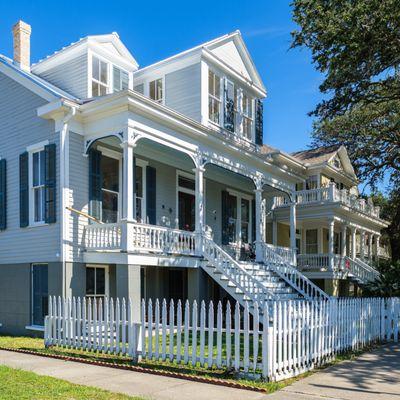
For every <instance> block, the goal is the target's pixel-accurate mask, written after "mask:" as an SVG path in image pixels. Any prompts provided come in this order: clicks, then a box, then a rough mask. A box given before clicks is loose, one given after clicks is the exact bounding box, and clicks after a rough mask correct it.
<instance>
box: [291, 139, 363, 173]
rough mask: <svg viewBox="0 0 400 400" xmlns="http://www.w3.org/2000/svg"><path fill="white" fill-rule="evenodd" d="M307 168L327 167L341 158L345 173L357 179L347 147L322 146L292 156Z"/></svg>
mask: <svg viewBox="0 0 400 400" xmlns="http://www.w3.org/2000/svg"><path fill="white" fill-rule="evenodd" d="M291 155H292V156H293V157H295V158H297V159H298V160H299V161H301V162H302V163H303V164H304V165H305V166H306V167H316V166H327V165H330V166H332V165H331V161H332V160H333V159H334V158H335V157H339V159H340V161H341V164H342V166H343V171H344V172H345V173H347V174H348V175H350V176H352V177H353V178H354V179H357V176H356V174H355V172H354V168H353V166H352V163H351V160H350V158H349V155H348V153H347V150H346V147H344V146H340V145H332V146H322V147H317V148H314V149H309V150H301V151H297V152H295V153H292V154H291Z"/></svg>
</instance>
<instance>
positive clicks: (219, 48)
mask: <svg viewBox="0 0 400 400" xmlns="http://www.w3.org/2000/svg"><path fill="white" fill-rule="evenodd" d="M202 50H204V51H206V52H208V53H209V54H211V55H212V56H213V57H215V58H216V59H218V60H220V61H221V62H223V63H224V64H226V65H227V66H228V67H230V68H232V69H234V70H235V71H236V72H237V73H238V74H239V75H241V76H242V77H243V79H245V80H247V81H252V82H253V83H254V85H255V86H257V87H258V88H259V89H260V90H262V91H263V92H266V89H265V86H264V84H263V82H262V80H261V77H260V75H259V73H258V71H257V69H256V67H255V64H254V62H253V60H252V58H251V56H250V53H249V51H248V49H247V47H246V45H245V43H244V40H243V38H242V34H241V33H240V31H239V30H236V31H234V32H232V33H228V34H226V35H223V36H220V37H218V38H215V39H212V40H210V41H208V42H205V43H202V44H199V45H197V46H195V47H192V48H190V49H188V50H185V51H183V52H181V53H178V54H175V55H173V56H171V57H168V58H165V59H163V60H161V61H158V62H156V63H154V64H151V65H148V66H146V67H144V68H141V69H139V70H138V71H137V72H136V73H135V75H136V76H138V75H141V74H145V73H147V71H150V70H155V69H157V68H160V67H163V66H165V65H167V64H170V63H172V62H175V61H178V60H180V59H184V58H189V57H190V56H193V55H194V54H195V53H199V52H201V51H202ZM228 52H230V54H229V55H228V54H227V53H228ZM235 52H236V54H235ZM232 64H235V66H236V68H235V66H232ZM237 66H241V67H242V68H239V69H238V68H237Z"/></svg>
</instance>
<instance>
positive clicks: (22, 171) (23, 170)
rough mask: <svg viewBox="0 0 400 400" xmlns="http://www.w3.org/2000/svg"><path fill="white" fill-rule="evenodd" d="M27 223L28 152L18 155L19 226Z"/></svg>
mask: <svg viewBox="0 0 400 400" xmlns="http://www.w3.org/2000/svg"><path fill="white" fill-rule="evenodd" d="M28 225H29V154H28V152H27V151H26V152H25V153H22V154H20V156H19V226H20V227H21V228H25V227H27V226H28Z"/></svg>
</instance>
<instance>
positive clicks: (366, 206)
mask: <svg viewBox="0 0 400 400" xmlns="http://www.w3.org/2000/svg"><path fill="white" fill-rule="evenodd" d="M293 196H294V199H295V201H296V203H297V204H298V205H300V206H301V205H305V204H332V203H337V204H340V205H343V206H345V207H348V208H350V209H351V210H353V211H356V212H360V213H363V214H365V215H367V216H369V217H373V218H380V207H378V206H375V205H374V204H373V202H372V200H371V199H370V198H369V199H368V200H365V199H364V198H361V197H359V196H357V195H355V194H352V193H350V191H349V190H347V189H337V187H336V185H335V184H330V185H329V186H328V187H322V188H318V189H310V190H299V191H296V192H293ZM289 204H290V200H289V199H288V198H287V197H284V196H279V197H275V199H274V207H275V208H280V207H288V206H289Z"/></svg>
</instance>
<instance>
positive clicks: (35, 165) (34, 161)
mask: <svg viewBox="0 0 400 400" xmlns="http://www.w3.org/2000/svg"><path fill="white" fill-rule="evenodd" d="M32 164H33V168H32V170H33V186H39V153H33V154H32Z"/></svg>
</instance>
